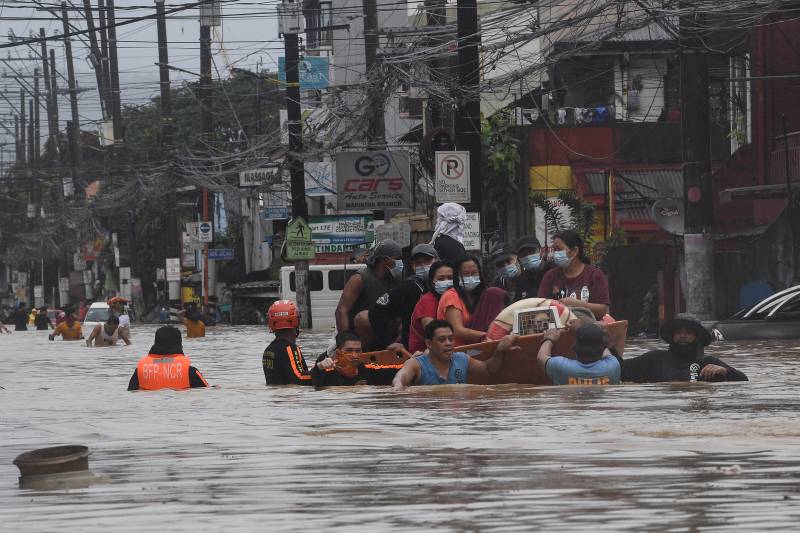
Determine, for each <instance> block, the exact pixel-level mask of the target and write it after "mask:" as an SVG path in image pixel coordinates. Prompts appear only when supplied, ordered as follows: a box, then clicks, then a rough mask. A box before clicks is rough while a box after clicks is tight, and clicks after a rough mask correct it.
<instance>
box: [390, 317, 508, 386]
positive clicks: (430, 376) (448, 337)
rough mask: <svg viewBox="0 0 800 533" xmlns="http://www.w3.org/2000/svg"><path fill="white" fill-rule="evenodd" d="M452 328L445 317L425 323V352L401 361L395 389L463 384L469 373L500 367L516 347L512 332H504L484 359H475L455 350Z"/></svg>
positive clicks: (491, 372)
mask: <svg viewBox="0 0 800 533" xmlns="http://www.w3.org/2000/svg"><path fill="white" fill-rule="evenodd" d="M454 340H455V335H454V333H453V328H452V326H450V324H448V323H447V321H445V320H434V321H433V322H431V323H429V324H428V325H427V326H425V345H426V346H427V351H426V352H425V353H424V354H422V355H420V356H417V357H412V358H411V359H408V360H407V361H406V362H405V363H403V368H401V369H400V371H399V372H398V373H397V375H396V376H395V377H394V380H393V381H392V385H394V389H395V390H403V389H405V388H406V387H410V386H412V385H455V384H465V383H467V378H468V377H469V376H477V377H478V379H481V378H484V379H488V378H490V377H492V376H494V375H495V374H496V373H497V372H498V371H499V370H500V368H501V367H502V366H503V360H504V359H505V356H506V354H508V353H510V352H513V351H518V350H520V347H519V346H514V342H515V341H516V340H517V336H516V335H508V336H506V337H503V339H502V340H501V341H500V342H499V343H498V345H497V348H496V349H495V352H494V354H492V356H491V357H490V358H489V359H488V360H487V361H479V360H478V359H475V358H474V357H470V356H468V355H467V354H465V353H464V352H456V351H454V348H455V342H454Z"/></svg>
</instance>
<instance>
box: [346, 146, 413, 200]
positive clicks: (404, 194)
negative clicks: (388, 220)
mask: <svg viewBox="0 0 800 533" xmlns="http://www.w3.org/2000/svg"><path fill="white" fill-rule="evenodd" d="M410 177H411V165H410V162H409V159H408V153H407V152H402V151H398V152H388V151H376V152H342V153H339V154H337V155H336V181H337V192H338V194H337V199H338V201H337V203H338V207H339V209H342V210H344V209H347V210H364V209H368V210H374V209H406V208H408V207H410V205H411V181H410Z"/></svg>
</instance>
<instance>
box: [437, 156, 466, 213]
mask: <svg viewBox="0 0 800 533" xmlns="http://www.w3.org/2000/svg"><path fill="white" fill-rule="evenodd" d="M469 201H470V190H469V152H449V151H448V152H436V202H438V203H440V204H443V203H445V202H460V203H469Z"/></svg>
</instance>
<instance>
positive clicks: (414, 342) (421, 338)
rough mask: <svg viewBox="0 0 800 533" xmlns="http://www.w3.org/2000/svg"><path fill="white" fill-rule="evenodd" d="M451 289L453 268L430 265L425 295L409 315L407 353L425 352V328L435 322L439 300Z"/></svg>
mask: <svg viewBox="0 0 800 533" xmlns="http://www.w3.org/2000/svg"><path fill="white" fill-rule="evenodd" d="M452 287H453V266H452V265H451V264H450V263H443V262H441V261H437V262H436V263H434V264H432V265H431V268H430V270H429V271H428V279H427V280H426V285H425V293H424V294H423V295H422V297H420V299H419V301H418V302H417V305H415V306H414V311H413V312H412V313H411V323H410V324H409V328H408V344H407V345H406V346H408V351H409V352H411V353H413V354H415V353H421V352H423V351H424V350H425V326H427V325H428V324H430V323H431V322H433V321H434V320H436V311H437V309H438V308H439V298H440V297H441V296H442V294H444V293H445V292H446V291H447V290H449V289H451V288H452Z"/></svg>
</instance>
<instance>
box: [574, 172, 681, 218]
mask: <svg viewBox="0 0 800 533" xmlns="http://www.w3.org/2000/svg"><path fill="white" fill-rule="evenodd" d="M614 175H615V176H616V180H615V191H616V193H615V194H614V201H615V211H616V212H617V213H618V215H619V217H620V218H624V219H629V220H651V219H652V216H651V214H650V205H651V204H652V203H653V202H655V201H656V200H659V199H661V198H678V199H680V198H683V173H682V171H680V170H670V169H667V170H615V171H614ZM584 179H585V180H586V184H587V185H588V187H589V193H590V194H601V195H603V194H605V189H606V175H605V173H603V172H587V173H586V174H584Z"/></svg>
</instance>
